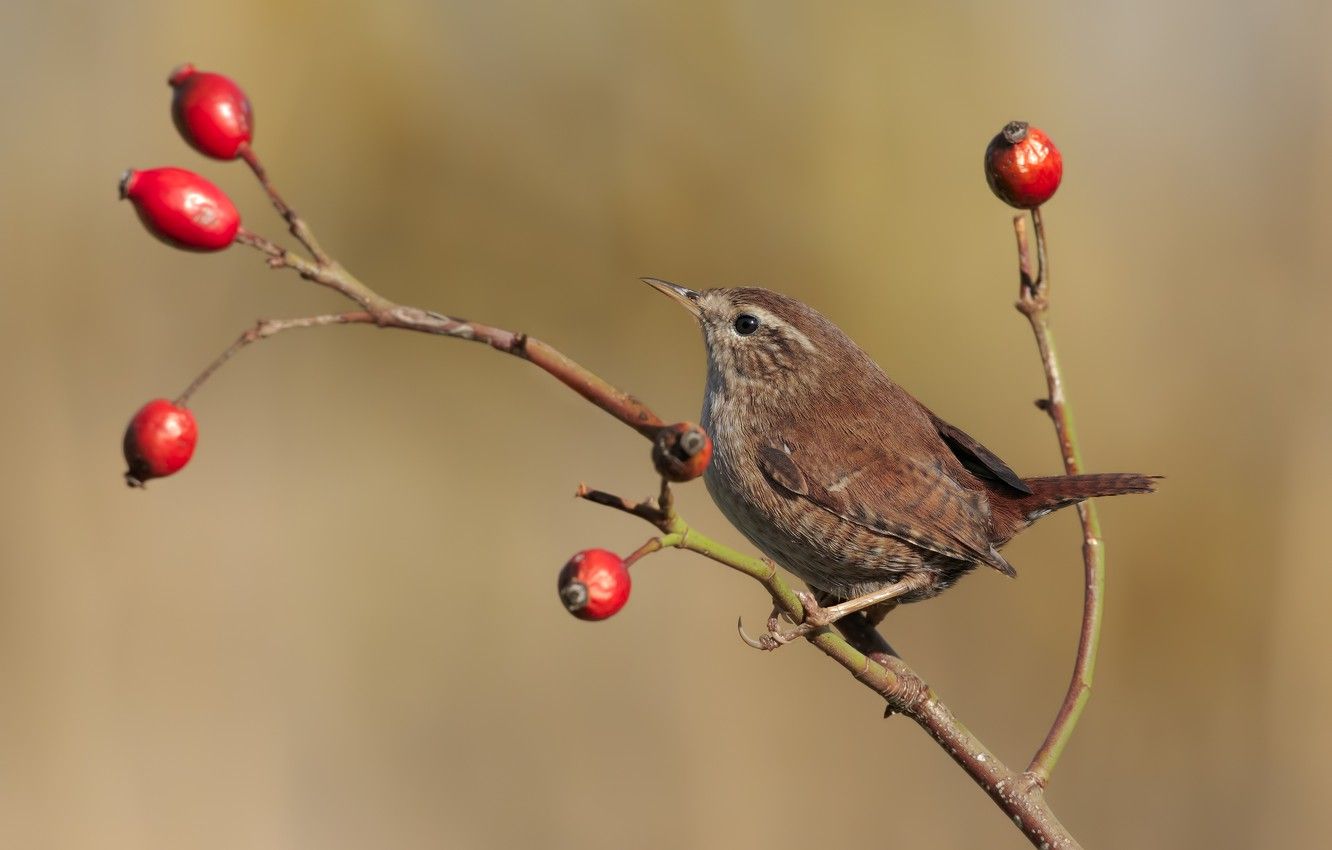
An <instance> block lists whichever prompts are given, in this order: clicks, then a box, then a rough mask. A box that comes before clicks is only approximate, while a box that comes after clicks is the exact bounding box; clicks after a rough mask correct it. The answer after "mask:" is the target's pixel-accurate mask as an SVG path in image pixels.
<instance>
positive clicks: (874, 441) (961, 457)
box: [647, 280, 1153, 602]
mask: <svg viewBox="0 0 1332 850" xmlns="http://www.w3.org/2000/svg"><path fill="white" fill-rule="evenodd" d="M647 282H648V283H650V284H652V285H653V286H654V287H656V288H657V289H659V290H661V291H662V292H664V293H666V294H667V295H670V296H671V297H673V298H674V299H675V300H677V301H678V302H680V303H681V304H682V305H683V306H685V307H686V308H687V309H688V310H689V311H690V312H691V313H693V314H694V315H695V316H696V317H697V318H698V321H699V324H700V326H701V327H702V329H703V338H704V341H705V342H706V343H707V348H708V381H707V391H706V395H705V397H704V402H703V418H702V425H703V427H704V428H706V429H707V430H708V432H709V433H710V434H711V435H712V438H713V443H714V447H715V448H714V454H713V459H712V464H711V465H710V466H709V468H708V471H707V473H706V475H705V476H704V481H705V483H706V484H707V488H708V492H709V493H710V494H711V495H712V498H713V500H714V501H715V502H716V503H717V506H718V507H719V508H720V509H721V511H722V513H724V514H725V515H726V517H727V519H729V520H730V521H731V522H732V523H733V524H734V525H735V526H736V528H738V529H739V530H740V531H741V532H742V533H743V534H744V535H745V536H746V537H748V538H749V540H750V541H751V542H753V543H754V545H755V546H757V547H758V548H759V549H761V550H762V551H763V552H764V553H765V554H767V555H768V556H769V557H771V558H772V559H773V560H775V561H776V562H777V563H779V564H780V565H782V566H783V567H786V568H787V569H789V570H790V571H791V572H793V573H795V574H796V575H797V576H799V577H800V578H801V579H803V580H804V581H805V582H806V583H808V584H809V585H810V586H811V587H812V588H814V589H815V590H817V591H821V592H822V593H821V595H823V596H824V597H825V598H827V597H832V598H836V599H850V598H853V597H857V596H861V595H864V594H867V593H871V592H875V591H879V590H882V589H884V588H886V587H888V586H890V585H899V584H901V589H902V590H903V593H902V595H901V597H900V599H899V600H898V601H902V602H914V601H918V600H921V599H928V598H929V597H931V596H934V595H936V594H938V593H940V592H941V591H943V590H945V589H946V588H948V587H949V586H951V585H952V584H953V582H955V581H956V580H957V579H958V578H960V577H961V576H962V575H964V574H966V573H967V572H969V571H971V570H972V569H974V568H975V567H976V566H977V565H978V564H985V565H987V566H990V567H993V568H994V569H996V570H999V571H1000V572H1003V573H1005V574H1007V575H1014V574H1015V571H1014V569H1013V567H1012V566H1011V565H1009V563H1008V562H1007V561H1005V560H1004V558H1003V556H1002V555H1000V554H999V551H998V550H999V548H1000V547H1002V546H1003V545H1004V544H1005V543H1007V542H1008V541H1009V540H1011V539H1012V538H1013V536H1014V535H1016V534H1017V533H1018V532H1020V531H1022V530H1023V529H1025V528H1026V527H1027V526H1029V525H1030V524H1031V523H1032V522H1034V521H1035V520H1036V519H1039V518H1040V517H1042V516H1044V515H1045V514H1047V513H1049V512H1050V511H1053V510H1058V509H1059V508H1061V507H1064V506H1066V505H1071V504H1074V503H1075V502H1079V501H1081V500H1083V499H1087V498H1091V497H1094V496H1112V495H1117V494H1120V493H1145V492H1149V491H1151V490H1152V489H1153V483H1152V478H1151V477H1149V476H1145V475H1137V474H1105V475H1078V476H1053V477H1048V478H1027V479H1023V478H1020V477H1019V476H1018V475H1017V474H1016V473H1015V472H1013V470H1012V469H1010V468H1009V467H1008V465H1007V464H1005V463H1004V462H1003V461H1002V460H1000V459H999V458H998V457H997V456H996V455H995V454H994V453H993V452H991V451H990V450H988V449H986V448H985V447H984V446H983V445H981V444H980V443H979V442H977V441H976V440H975V439H973V438H972V437H971V436H969V435H968V434H967V433H965V432H964V431H962V430H961V429H959V428H956V427H955V426H953V425H950V424H948V423H947V422H945V421H943V420H942V419H940V418H939V417H938V416H936V415H935V414H934V413H932V412H931V411H930V410H929V409H927V408H926V407H925V406H924V405H923V404H921V403H920V402H919V401H917V400H916V399H915V398H914V397H912V395H911V394H910V393H908V392H907V391H906V390H904V389H902V388H901V387H899V386H898V385H897V384H896V383H894V382H893V381H892V380H891V379H890V378H889V377H888V376H887V375H885V374H884V373H883V371H882V370H881V369H880V368H879V367H878V366H877V365H876V364H875V363H874V361H872V360H871V359H870V358H869V356H868V355H867V354H865V352H864V351H862V350H861V349H860V347H859V346H857V345H856V344H855V343H854V342H852V341H851V339H850V338H849V337H847V336H846V334H844V333H843V332H842V331H841V329H839V328H838V327H837V326H836V325H834V324H833V323H832V322H830V321H828V320H827V319H826V318H824V317H823V316H822V315H820V314H819V313H818V312H816V311H815V310H813V309H812V308H810V307H808V306H807V305H805V304H803V303H801V302H799V301H796V300H795V299H793V298H787V297H786V296H783V295H779V294H777V293H775V292H770V291H768V290H766V289H758V288H750V287H745V288H737V289H712V290H707V291H705V292H701V293H700V292H694V291H692V290H688V289H685V288H683V287H678V286H675V285H674V284H668V283H665V282H663V281H655V280H648V281H647ZM907 588H910V589H909V590H908V589H907Z"/></svg>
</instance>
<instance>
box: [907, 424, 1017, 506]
mask: <svg viewBox="0 0 1332 850" xmlns="http://www.w3.org/2000/svg"><path fill="white" fill-rule="evenodd" d="M925 412H926V413H929V415H930V421H932V422H933V423H934V427H935V429H936V430H937V431H938V432H939V436H940V437H942V438H943V441H944V443H946V444H947V445H948V448H949V449H950V450H951V451H952V452H953V454H954V455H955V456H956V457H957V459H958V460H959V461H960V462H961V463H962V465H963V466H965V467H966V468H967V471H968V472H970V473H971V474H972V475H975V476H976V477H978V478H987V479H989V480H991V481H995V482H1000V483H1003V484H1007V485H1008V486H1009V487H1012V488H1013V489H1014V490H1016V491H1017V492H1019V493H1022V494H1023V495H1027V496H1029V495H1031V488H1030V487H1028V486H1027V485H1026V483H1024V482H1023V480H1022V478H1021V477H1019V476H1018V474H1017V473H1016V472H1014V471H1013V470H1012V469H1010V468H1009V466H1008V464H1006V463H1004V462H1003V461H1002V460H1000V459H999V456H998V455H996V454H995V453H994V452H992V451H990V450H989V449H987V448H985V446H983V445H981V444H980V441H979V440H977V439H976V438H975V437H973V436H971V435H970V434H968V433H967V432H966V431H963V430H962V429H961V428H959V427H957V426H956V425H950V424H948V423H947V422H945V421H943V420H942V419H940V418H939V417H938V416H936V415H934V413H933V412H932V411H930V410H929V409H926V411H925Z"/></svg>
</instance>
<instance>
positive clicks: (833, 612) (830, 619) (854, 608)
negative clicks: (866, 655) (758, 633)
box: [759, 574, 932, 650]
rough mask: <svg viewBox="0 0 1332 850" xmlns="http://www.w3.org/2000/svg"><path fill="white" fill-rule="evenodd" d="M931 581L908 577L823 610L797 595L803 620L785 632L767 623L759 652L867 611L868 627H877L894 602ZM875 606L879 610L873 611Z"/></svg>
mask: <svg viewBox="0 0 1332 850" xmlns="http://www.w3.org/2000/svg"><path fill="white" fill-rule="evenodd" d="M930 581H932V577H931V576H929V575H928V574H922V575H916V576H911V577H909V578H904V579H902V580H901V581H899V582H897V583H896V584H890V585H888V586H886V587H881V588H879V589H878V590H875V591H873V592H871V593H866V594H865V595H864V596H857V597H856V598H854V599H848V600H846V601H845V602H839V603H837V604H836V605H830V606H828V607H826V608H825V607H823V606H822V605H820V604H819V603H818V602H817V601H815V599H814V596H812V595H811V594H808V593H801V594H798V595H799V597H800V604H801V605H803V606H805V619H804V620H802V621H801V622H800V624H799V625H797V626H796V627H795V628H793V629H788V630H786V631H778V630H777V628H776V625H777V624H776V618H775V617H774V618H773V619H771V620H769V621H768V633H767V634H766V635H764V636H763V637H762V638H760V639H759V640H760V642H761V643H763V644H764V645H763V646H762V647H761V648H763V649H769V650H771V649H776V648H777V647H778V646H782V645H784V644H788V643H790V642H791V641H793V640H795V639H797V638H802V637H804V636H805V635H808V634H810V633H811V632H814V631H817V630H818V629H822V628H825V627H827V626H831V625H832V624H833V623H835V622H837V621H838V620H840V619H842V618H843V617H848V616H850V615H852V614H855V613H857V612H859V611H864V610H866V609H874V610H871V611H870V612H869V613H868V614H867V615H866V616H867V617H868V618H869V619H870V621H871V625H875V626H877V625H878V624H879V622H881V621H882V620H883V618H884V617H885V616H886V615H887V614H888V612H889V611H891V610H892V609H893V608H894V607H895V606H896V604H897V600H899V599H901V598H902V597H903V596H906V595H907V594H908V593H913V592H915V591H917V590H921V589H922V588H924V587H926V586H928V585H929V583H930ZM885 603H891V604H885ZM876 606H878V607H877V608H876Z"/></svg>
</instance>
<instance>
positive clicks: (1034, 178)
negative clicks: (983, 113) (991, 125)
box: [985, 121, 1064, 210]
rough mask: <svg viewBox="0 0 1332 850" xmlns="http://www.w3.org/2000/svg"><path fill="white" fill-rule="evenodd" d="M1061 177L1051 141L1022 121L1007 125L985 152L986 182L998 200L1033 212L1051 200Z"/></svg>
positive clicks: (1061, 165)
mask: <svg viewBox="0 0 1332 850" xmlns="http://www.w3.org/2000/svg"><path fill="white" fill-rule="evenodd" d="M1063 176H1064V158H1063V156H1062V155H1061V154H1060V153H1059V148H1057V147H1055V144H1054V142H1052V141H1050V137H1049V136H1047V135H1045V133H1044V132H1043V131H1042V130H1040V129H1039V128H1037V127H1033V126H1031V125H1030V124H1028V123H1027V122H1025V121H1010V122H1008V123H1007V124H1005V125H1004V128H1003V129H1002V130H1000V131H999V133H998V134H997V135H996V136H995V137H994V138H993V139H991V140H990V144H989V146H988V147H987V148H986V149H985V180H986V182H987V183H989V184H990V190H991V191H993V192H994V194H995V195H997V196H998V197H999V200H1001V201H1003V202H1004V203H1006V204H1008V205H1009V206H1012V207H1017V208H1018V209H1024V210H1029V209H1035V208H1036V207H1039V206H1040V205H1041V204H1043V203H1045V202H1046V201H1048V200H1050V198H1051V196H1053V195H1054V193H1055V190H1056V189H1058V188H1059V181H1060V180H1061V179H1063Z"/></svg>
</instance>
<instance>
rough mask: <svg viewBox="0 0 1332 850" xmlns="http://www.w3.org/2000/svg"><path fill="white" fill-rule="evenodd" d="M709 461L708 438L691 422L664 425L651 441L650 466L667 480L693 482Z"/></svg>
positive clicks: (710, 445)
mask: <svg viewBox="0 0 1332 850" xmlns="http://www.w3.org/2000/svg"><path fill="white" fill-rule="evenodd" d="M711 460H712V438H711V437H709V436H708V432H707V431H704V430H703V429H702V428H701V427H699V426H698V425H695V424H694V423H692V422H677V423H675V424H674V425H668V426H666V427H664V428H662V429H661V430H660V431H658V432H657V436H656V438H655V439H654V440H653V441H652V466H653V467H654V468H655V469H656V470H657V474H659V475H660V476H661V477H662V478H665V479H666V480H667V481H674V482H676V483H683V482H685V481H693V480H694V479H695V478H697V477H699V476H700V475H702V474H703V473H704V471H706V470H707V468H708V463H709V462H710V461H711Z"/></svg>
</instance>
